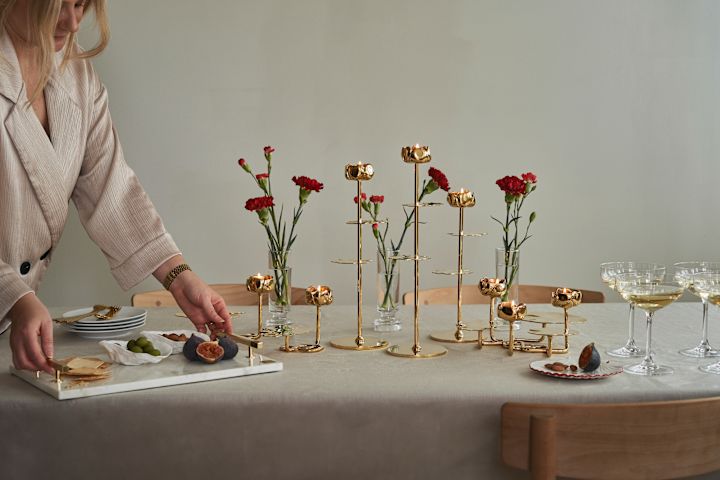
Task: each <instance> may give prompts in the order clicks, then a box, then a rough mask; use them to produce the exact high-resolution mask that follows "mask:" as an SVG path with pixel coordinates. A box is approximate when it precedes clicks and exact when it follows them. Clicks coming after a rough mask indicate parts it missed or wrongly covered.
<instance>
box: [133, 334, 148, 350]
mask: <svg viewBox="0 0 720 480" xmlns="http://www.w3.org/2000/svg"><path fill="white" fill-rule="evenodd" d="M148 343H150V340H148V339H147V338H145V337H139V338H138V339H137V340H135V345H137V346H138V347H140V348H145V345H147V344H148Z"/></svg>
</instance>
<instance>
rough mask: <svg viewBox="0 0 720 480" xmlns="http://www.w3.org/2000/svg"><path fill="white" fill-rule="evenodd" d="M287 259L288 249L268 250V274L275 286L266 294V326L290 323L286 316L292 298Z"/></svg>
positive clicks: (290, 273)
mask: <svg viewBox="0 0 720 480" xmlns="http://www.w3.org/2000/svg"><path fill="white" fill-rule="evenodd" d="M289 260H290V250H270V252H269V254H268V267H269V268H270V274H271V275H272V276H273V277H275V288H273V290H272V291H271V292H270V295H268V310H269V311H270V318H269V319H268V320H267V321H266V325H267V326H268V327H279V326H282V325H290V324H291V323H292V321H291V320H290V319H289V318H288V314H289V313H290V304H291V298H292V268H291V267H290V264H289Z"/></svg>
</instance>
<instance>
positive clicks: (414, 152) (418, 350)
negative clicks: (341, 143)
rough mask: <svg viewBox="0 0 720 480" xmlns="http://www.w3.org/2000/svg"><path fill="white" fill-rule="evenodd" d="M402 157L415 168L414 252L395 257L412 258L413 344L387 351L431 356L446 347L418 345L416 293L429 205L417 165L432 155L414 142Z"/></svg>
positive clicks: (400, 355)
mask: <svg viewBox="0 0 720 480" xmlns="http://www.w3.org/2000/svg"><path fill="white" fill-rule="evenodd" d="M401 154H402V158H403V161H404V162H405V163H412V164H413V166H414V170H415V197H414V200H413V203H412V204H411V205H407V206H410V207H412V208H413V214H414V215H415V219H414V227H415V228H414V230H415V232H414V233H415V242H414V244H415V245H414V246H415V253H414V255H413V256H411V257H410V256H402V257H397V258H398V259H399V260H412V261H413V262H414V264H415V269H414V270H415V287H414V289H413V291H414V292H415V301H414V315H413V327H414V337H413V344H412V345H410V344H397V345H393V346H391V347H390V348H388V350H387V351H388V353H389V354H390V355H394V356H396V357H406V358H432V357H438V356H440V355H445V354H446V353H447V349H446V348H445V347H442V346H440V345H432V344H431V345H430V346H426V347H421V346H420V321H419V318H420V303H419V299H418V293H419V290H420V261H421V260H426V259H427V257H420V208H421V207H425V206H429V205H430V204H421V203H420V200H419V198H420V191H419V190H420V175H419V169H418V167H419V165H420V164H423V163H428V162H429V161H430V160H431V159H432V157H431V155H430V149H429V148H428V147H426V146H421V145H418V144H415V145H413V146H411V147H403V149H402V152H401Z"/></svg>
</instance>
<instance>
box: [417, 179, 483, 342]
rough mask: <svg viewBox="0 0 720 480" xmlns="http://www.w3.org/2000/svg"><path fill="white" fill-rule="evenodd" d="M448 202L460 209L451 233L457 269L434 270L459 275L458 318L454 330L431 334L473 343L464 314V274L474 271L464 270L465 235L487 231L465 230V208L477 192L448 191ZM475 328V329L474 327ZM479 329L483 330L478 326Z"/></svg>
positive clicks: (450, 339) (448, 340)
mask: <svg viewBox="0 0 720 480" xmlns="http://www.w3.org/2000/svg"><path fill="white" fill-rule="evenodd" d="M447 203H448V204H449V205H450V206H451V207H455V208H457V209H458V210H459V212H460V215H459V219H458V232H457V233H450V234H449V235H452V236H456V237H458V263H457V270H454V271H434V272H433V273H434V274H436V275H454V276H456V277H457V318H456V321H455V330H453V331H441V332H434V333H432V334H430V338H432V339H433V340H436V341H438V342H448V343H471V342H475V339H474V338H472V337H466V336H465V331H466V330H470V329H468V328H467V325H465V324H464V323H463V315H462V283H463V275H469V274H471V273H472V272H471V271H470V270H463V241H464V239H465V237H482V236H484V235H486V234H485V233H466V232H465V230H464V228H465V227H464V225H465V209H466V208H469V207H474V206H475V194H474V193H473V192H471V191H470V190H465V189H464V188H461V189H460V190H459V191H457V192H448V194H447ZM472 330H475V329H472ZM477 330H482V328H480V327H478V329H477Z"/></svg>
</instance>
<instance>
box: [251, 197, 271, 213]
mask: <svg viewBox="0 0 720 480" xmlns="http://www.w3.org/2000/svg"><path fill="white" fill-rule="evenodd" d="M273 200H274V199H273V197H270V196H268V195H265V196H263V197H255V198H249V199H248V201H247V202H245V209H246V210H250V211H251V212H257V211H258V210H262V209H263V208H270V207H274V206H275V202H274V201H273Z"/></svg>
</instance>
